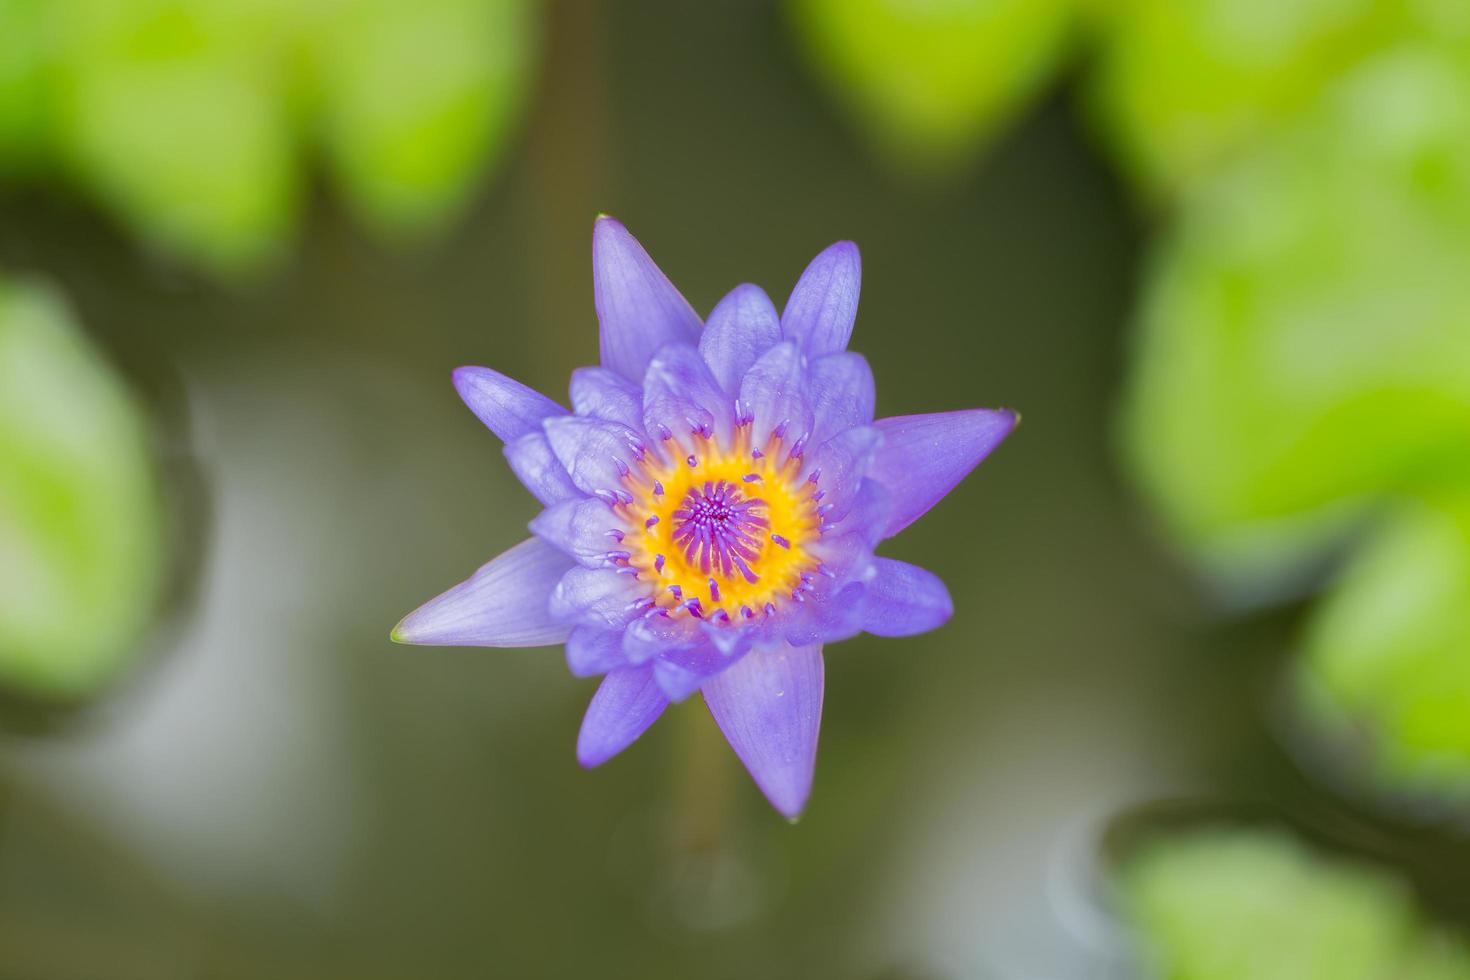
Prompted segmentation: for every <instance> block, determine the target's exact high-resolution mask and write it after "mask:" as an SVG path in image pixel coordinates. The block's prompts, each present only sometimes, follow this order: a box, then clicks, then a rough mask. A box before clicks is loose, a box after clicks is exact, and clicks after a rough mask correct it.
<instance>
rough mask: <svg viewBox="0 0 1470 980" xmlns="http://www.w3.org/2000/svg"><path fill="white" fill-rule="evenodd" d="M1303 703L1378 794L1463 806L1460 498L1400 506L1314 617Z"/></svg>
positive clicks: (1469, 601)
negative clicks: (1360, 765) (1361, 765)
mask: <svg viewBox="0 0 1470 980" xmlns="http://www.w3.org/2000/svg"><path fill="white" fill-rule="evenodd" d="M1305 642H1306V660H1305V663H1304V665H1303V679H1304V681H1305V683H1304V686H1303V692H1304V694H1305V699H1304V705H1305V707H1306V709H1307V713H1308V716H1309V718H1310V720H1311V721H1313V722H1314V723H1315V724H1316V725H1317V726H1320V727H1321V730H1322V731H1324V732H1325V733H1326V734H1327V735H1328V738H1329V740H1330V741H1331V742H1332V743H1333V744H1334V747H1335V748H1336V749H1338V750H1339V751H1342V750H1347V751H1349V752H1352V753H1362V754H1364V755H1366V759H1362V758H1358V757H1357V755H1356V754H1355V755H1353V757H1352V761H1354V762H1366V763H1367V770H1368V772H1369V774H1370V775H1371V776H1373V777H1375V779H1376V782H1377V784H1378V785H1379V786H1380V787H1388V788H1392V789H1394V790H1397V791H1401V792H1411V793H1415V794H1419V795H1423V794H1426V793H1433V794H1435V795H1436V796H1438V797H1440V798H1447V797H1454V798H1457V799H1458V800H1460V801H1461V802H1466V801H1470V710H1467V706H1470V490H1467V492H1466V494H1465V495H1464V496H1458V497H1450V498H1439V499H1435V500H1433V501H1431V502H1428V503H1414V504H1408V503H1406V504H1403V505H1401V507H1400V509H1399V510H1398V511H1397V512H1396V513H1395V514H1394V515H1393V516H1392V517H1391V518H1390V519H1388V520H1386V521H1385V522H1384V523H1383V524H1382V525H1381V526H1379V527H1377V528H1376V529H1375V531H1374V533H1373V535H1372V537H1371V538H1370V539H1369V540H1368V541H1367V542H1366V545H1365V547H1364V548H1363V550H1362V551H1361V552H1360V553H1359V554H1358V555H1356V556H1355V558H1354V560H1353V562H1352V564H1351V565H1350V566H1349V567H1348V569H1347V571H1346V572H1345V574H1344V575H1343V576H1342V578H1341V579H1340V581H1338V582H1337V583H1336V585H1334V587H1333V588H1332V590H1331V591H1330V592H1329V593H1328V595H1327V596H1326V597H1325V598H1324V599H1323V601H1322V602H1321V604H1320V605H1319V606H1318V607H1317V609H1316V610H1315V611H1314V614H1313V617H1312V620H1311V623H1310V625H1309V628H1308V631H1307V635H1306V641H1305Z"/></svg>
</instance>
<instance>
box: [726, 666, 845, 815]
mask: <svg viewBox="0 0 1470 980" xmlns="http://www.w3.org/2000/svg"><path fill="white" fill-rule="evenodd" d="M703 690H704V700H705V703H706V704H707V705H709V710H710V714H712V715H714V717H715V723H716V724H718V725H719V726H720V731H722V732H724V733H725V739H726V740H727V741H728V742H729V743H730V747H731V748H733V749H734V750H735V754H736V755H737V756H739V757H740V761H741V762H743V763H745V768H746V769H748V770H750V774H751V776H753V777H754V778H755V782H756V785H757V786H759V787H760V788H761V792H763V793H765V794H766V799H768V800H770V801H771V805H772V806H774V807H775V808H776V809H777V810H779V811H780V812H781V813H782V814H784V815H785V816H786V817H787V818H789V819H792V820H795V819H796V817H797V816H798V815H800V813H801V810H802V808H803V807H804V806H806V800H807V797H808V796H809V795H810V794H811V788H812V775H813V772H814V771H815V768H816V763H817V730H818V728H819V727H820V725H821V721H822V648H821V647H820V646H805V647H793V646H789V645H786V644H777V645H773V646H761V647H756V648H755V649H754V650H751V651H750V653H748V654H746V655H745V656H744V657H742V658H740V660H739V661H737V662H736V663H735V664H734V666H732V667H730V668H729V669H728V670H726V671H724V672H723V673H721V674H717V675H715V676H714V677H713V678H711V679H710V680H709V681H706V682H705V684H704V688H703Z"/></svg>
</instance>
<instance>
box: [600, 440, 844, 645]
mask: <svg viewBox="0 0 1470 980" xmlns="http://www.w3.org/2000/svg"><path fill="white" fill-rule="evenodd" d="M747 433H748V428H747V427H745V426H738V427H737V428H736V430H735V435H734V439H733V442H734V445H733V446H732V447H731V448H729V449H728V450H726V449H725V448H724V447H722V446H721V445H720V443H719V440H718V439H717V438H715V437H714V436H713V435H701V434H696V435H695V436H693V437H692V438H693V440H694V443H695V448H696V450H697V451H696V452H693V453H688V452H687V448H688V447H684V448H680V447H679V446H677V445H676V444H675V443H674V442H673V440H672V439H668V440H665V442H664V450H665V454H666V455H668V456H669V457H671V458H670V459H669V460H667V461H666V460H664V459H662V458H661V457H660V454H658V453H653V452H649V453H647V454H646V455H645V456H644V458H643V460H642V461H641V462H640V463H639V464H638V465H636V466H632V467H630V468H629V471H628V473H627V474H626V475H625V476H624V478H623V484H624V487H625V488H626V493H624V494H622V495H621V496H620V497H619V503H618V505H617V506H618V509H619V511H620V513H622V515H623V517H624V518H625V520H627V522H628V524H629V525H630V526H632V527H633V528H634V530H633V531H632V532H631V533H629V534H628V535H626V537H625V539H624V540H623V542H622V546H621V547H622V549H623V551H622V553H621V554H623V555H625V556H626V557H625V558H624V560H623V565H624V568H625V570H626V571H627V572H628V573H629V574H632V575H634V576H635V577H636V578H637V579H638V581H640V582H647V583H648V585H649V598H650V599H651V601H652V606H653V607H654V608H656V609H657V610H658V611H659V612H660V613H662V614H665V615H669V616H686V615H687V616H693V617H696V618H700V619H705V620H709V621H712V622H715V623H728V622H732V621H737V620H750V619H753V618H756V617H763V616H767V615H770V614H772V613H774V612H775V611H776V609H777V607H778V606H779V605H780V604H781V603H783V602H786V601H793V600H794V601H801V599H802V593H803V592H805V591H806V589H807V588H808V586H809V584H810V583H811V581H812V580H813V576H814V575H815V574H818V573H819V572H820V571H821V562H820V561H819V560H818V559H817V558H816V557H815V556H814V555H813V554H812V553H811V552H810V551H809V549H808V546H809V545H810V544H811V543H812V542H813V541H814V540H815V539H816V538H817V537H818V536H819V535H820V533H821V524H822V516H821V510H822V509H821V507H820V506H819V502H820V501H821V499H822V496H823V494H822V492H821V491H820V490H819V489H818V487H817V481H816V480H815V479H812V478H807V479H803V477H802V459H801V450H800V447H799V445H798V446H797V447H795V449H794V450H793V451H786V452H783V447H782V445H781V441H782V440H781V438H780V437H779V436H773V437H772V438H771V439H770V440H769V441H768V443H767V445H766V446H765V447H764V448H761V449H756V448H752V447H751V446H750V445H749V438H748V434H747ZM652 611H653V610H652V609H650V612H652Z"/></svg>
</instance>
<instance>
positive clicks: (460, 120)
mask: <svg viewBox="0 0 1470 980" xmlns="http://www.w3.org/2000/svg"><path fill="white" fill-rule="evenodd" d="M536 13H537V9H536V7H535V6H534V4H533V3H532V2H531V0H420V2H417V3H403V2H399V0H368V2H362V3H354V4H352V5H350V6H349V7H347V8H346V9H344V10H343V11H342V15H341V16H340V17H339V18H337V19H336V22H335V23H333V24H331V25H329V26H328V27H327V29H324V30H322V31H321V32H319V33H318V34H317V36H316V42H317V45H318V48H319V50H318V53H317V55H316V57H317V58H318V59H319V63H320V72H321V74H320V82H321V92H320V102H321V107H320V109H321V112H322V115H323V129H324V138H325V142H326V149H327V153H328V161H329V163H330V165H331V167H332V170H333V172H334V173H335V174H336V176H337V177H338V179H339V180H340V181H341V183H342V186H343V190H344V191H345V193H346V194H347V198H348V201H349V202H350V203H351V204H352V205H353V206H354V208H355V209H356V210H357V212H358V213H359V215H360V216H361V217H362V219H363V220H364V221H365V222H367V224H368V225H369V226H370V227H371V228H373V229H374V230H376V231H377V232H378V233H379V234H381V235H383V236H385V237H390V238H391V237H401V236H404V235H408V236H414V235H420V234H423V233H425V232H429V231H432V230H434V229H436V228H438V227H439V226H441V225H442V224H443V223H444V222H445V220H446V219H448V218H449V217H450V216H451V215H452V214H453V213H454V212H455V210H456V209H458V208H459V207H460V206H461V205H462V204H463V203H464V201H465V198H466V197H467V196H468V195H469V194H470V193H471V192H472V191H473V190H474V188H475V187H476V186H477V179H478V178H479V177H480V176H481V175H482V174H483V173H484V171H485V170H486V169H487V168H488V167H489V166H490V165H491V164H492V163H493V162H494V161H495V160H496V159H497V158H498V157H499V156H500V154H501V153H502V151H503V148H504V144H505V142H506V139H507V137H508V135H509V134H510V132H511V130H512V128H513V126H514V124H515V123H516V122H517V121H518V120H519V117H520V115H521V111H522V109H523V108H524V105H525V101H526V96H527V92H528V88H529V84H530V74H531V68H532V65H533V63H534V54H535V48H536V38H535V17H534V15H535V14H536Z"/></svg>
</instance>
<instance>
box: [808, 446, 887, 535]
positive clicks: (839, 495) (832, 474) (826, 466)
mask: <svg viewBox="0 0 1470 980" xmlns="http://www.w3.org/2000/svg"><path fill="white" fill-rule="evenodd" d="M881 442H882V437H881V436H879V434H878V430H877V429H876V428H874V427H873V426H871V425H864V426H861V427H860V428H856V429H847V430H845V431H843V432H839V433H838V434H837V435H835V436H833V437H832V438H831V439H828V440H827V441H826V442H824V443H822V445H821V447H820V448H818V449H817V450H816V451H814V452H810V453H808V454H807V470H806V472H807V479H808V480H814V482H815V483H816V484H817V487H818V488H819V489H821V490H822V491H824V492H825V494H826V496H825V497H824V498H823V501H822V503H823V506H827V505H830V506H831V510H830V511H828V512H827V514H826V516H825V517H824V520H825V521H826V522H828V523H830V524H835V523H837V522H838V521H841V520H842V519H843V518H844V517H846V516H847V512H848V511H849V510H850V509H851V508H852V505H853V501H854V500H855V499H856V497H857V491H858V488H859V487H860V486H861V485H862V483H863V474H865V473H866V472H867V471H868V467H869V466H870V465H871V464H872V460H873V455H874V453H875V452H876V451H877V450H878V449H879V446H880V444H881Z"/></svg>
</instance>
